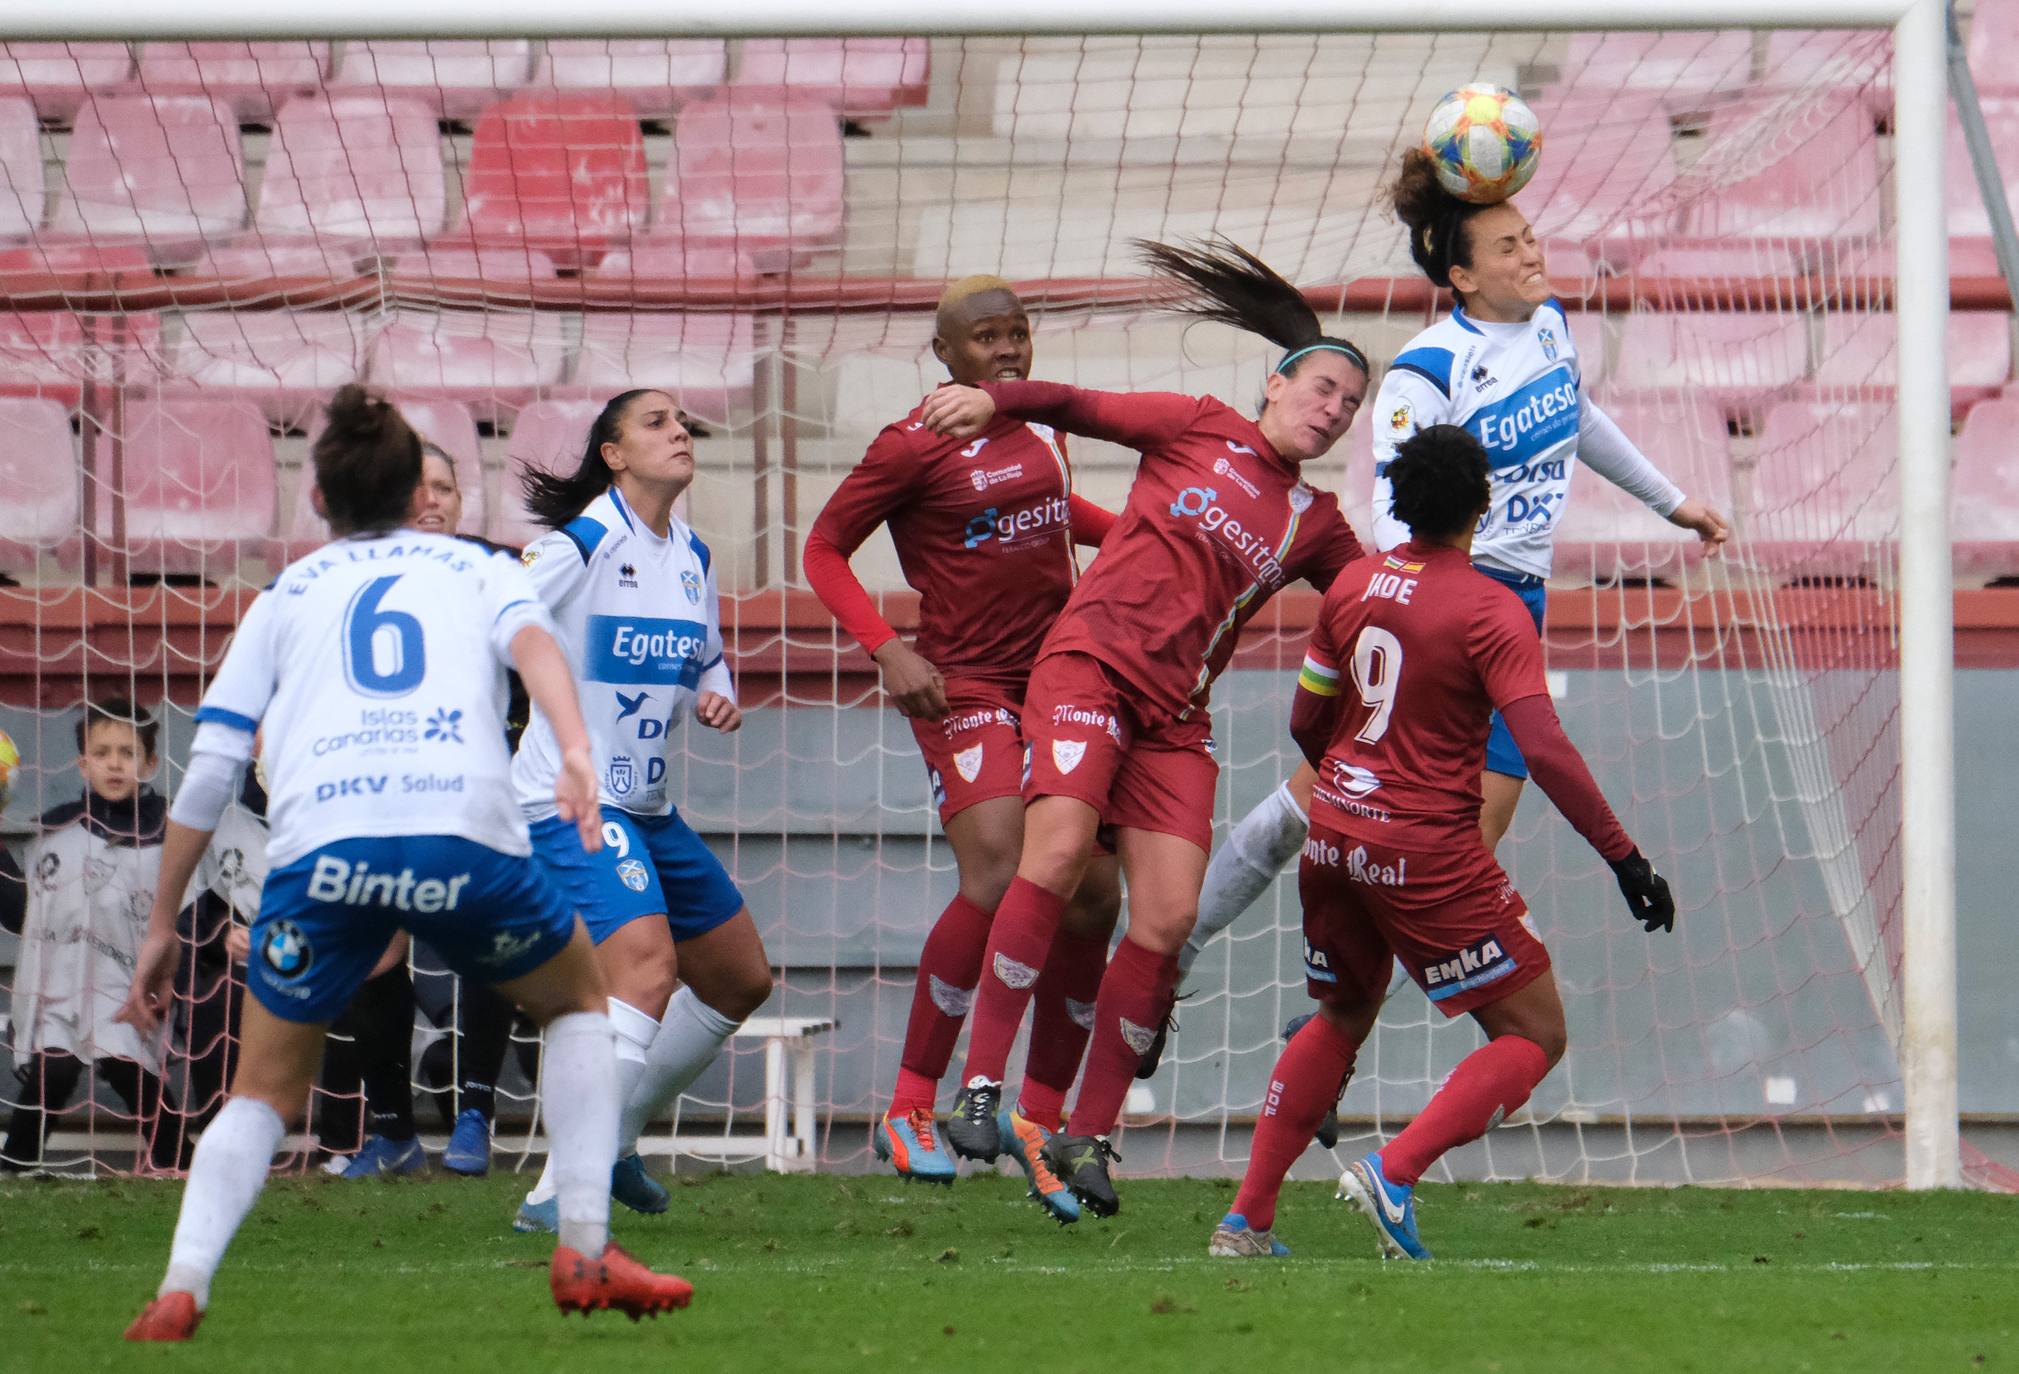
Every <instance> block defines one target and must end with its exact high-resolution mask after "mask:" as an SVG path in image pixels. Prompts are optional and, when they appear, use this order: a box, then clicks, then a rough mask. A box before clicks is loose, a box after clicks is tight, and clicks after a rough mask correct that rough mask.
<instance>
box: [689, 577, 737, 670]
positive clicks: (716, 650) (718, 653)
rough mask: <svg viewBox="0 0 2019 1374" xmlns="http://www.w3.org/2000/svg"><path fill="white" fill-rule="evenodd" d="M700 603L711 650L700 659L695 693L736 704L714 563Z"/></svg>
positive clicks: (708, 649) (707, 650) (706, 651)
mask: <svg viewBox="0 0 2019 1374" xmlns="http://www.w3.org/2000/svg"><path fill="white" fill-rule="evenodd" d="M701 600H702V606H703V609H704V610H705V611H706V612H707V615H708V647H707V649H706V650H705V651H704V656H703V658H702V660H701V677H700V680H699V681H697V682H696V683H695V684H694V693H695V695H696V696H697V697H698V696H699V695H700V694H701V693H703V692H713V693H715V694H716V695H717V696H725V697H728V698H729V699H730V700H731V701H735V700H736V679H735V678H734V677H732V676H731V675H730V672H729V660H728V658H727V657H725V656H724V654H723V650H722V597H721V594H720V593H719V592H718V591H717V590H716V587H715V564H714V562H713V561H712V560H711V561H710V562H709V564H708V572H707V580H706V582H705V584H704V590H703V592H702V597H701Z"/></svg>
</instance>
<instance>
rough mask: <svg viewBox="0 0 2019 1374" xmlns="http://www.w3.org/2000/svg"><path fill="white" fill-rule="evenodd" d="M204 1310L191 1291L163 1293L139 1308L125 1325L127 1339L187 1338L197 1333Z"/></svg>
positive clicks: (172, 1339)
mask: <svg viewBox="0 0 2019 1374" xmlns="http://www.w3.org/2000/svg"><path fill="white" fill-rule="evenodd" d="M202 1322H203V1313H201V1312H199V1311H197V1310H196V1295H195V1294H193V1293H163V1294H162V1295H161V1296H160V1297H158V1298H156V1299H155V1300H154V1301H153V1302H151V1303H149V1304H147V1306H146V1307H145V1308H143V1309H142V1310H141V1313H140V1315H139V1316H137V1317H135V1318H134V1319H133V1325H131V1326H129V1327H127V1328H126V1339H127V1340H129V1341H186V1340H188V1339H189V1338H190V1337H191V1336H194V1335H195V1334H196V1328H197V1327H198V1326H199V1325H201V1324H202Z"/></svg>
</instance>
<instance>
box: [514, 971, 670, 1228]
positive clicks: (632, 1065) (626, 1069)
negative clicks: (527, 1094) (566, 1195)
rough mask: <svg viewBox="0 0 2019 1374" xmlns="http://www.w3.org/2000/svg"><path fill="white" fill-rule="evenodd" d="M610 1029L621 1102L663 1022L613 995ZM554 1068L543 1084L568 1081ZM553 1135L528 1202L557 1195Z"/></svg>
mask: <svg viewBox="0 0 2019 1374" xmlns="http://www.w3.org/2000/svg"><path fill="white" fill-rule="evenodd" d="M610 1029H611V1030H613V1031H615V1032H616V1035H617V1101H618V1102H620V1103H621V1102H628V1101H630V1100H631V1092H632V1089H633V1088H635V1087H636V1086H637V1083H638V1079H639V1077H640V1076H641V1075H643V1074H644V1072H645V1051H646V1050H647V1049H648V1048H650V1046H651V1044H652V1037H653V1036H655V1035H657V1034H658V1033H659V1023H658V1022H657V1021H654V1020H653V1019H652V1018H651V1017H649V1016H647V1015H646V1014H645V1013H644V1012H642V1011H640V1010H638V1008H636V1007H634V1006H632V1005H631V1004H630V1003H629V1002H620V1001H618V1000H617V999H616V998H614V997H612V998H611V999H610ZM552 1068H553V1066H552V1064H551V1063H547V1064H544V1065H543V1066H542V1068H541V1070H540V1081H541V1082H542V1083H543V1084H544V1083H547V1082H550V1081H551V1082H555V1083H562V1084H565V1083H566V1082H567V1080H566V1079H551V1080H550V1079H549V1078H548V1076H547V1075H548V1074H549V1073H550V1072H551V1071H552ZM540 1098H541V1101H542V1103H545V1101H546V1098H547V1093H546V1091H545V1089H544V1088H543V1089H542V1091H541V1093H540ZM552 1135H553V1132H552V1131H551V1130H550V1131H549V1132H548V1136H549V1137H550V1140H549V1144H548V1148H547V1163H546V1165H545V1166H544V1167H543V1168H542V1169H541V1170H540V1181H539V1182H538V1183H535V1184H534V1185H533V1191H532V1192H530V1193H528V1194H526V1201H528V1202H545V1201H547V1199H549V1198H551V1197H553V1196H554V1190H555V1177H554V1150H553V1145H552V1141H551V1137H552ZM616 1159H617V1157H616V1156H615V1155H612V1156H611V1157H610V1160H611V1163H613V1164H614V1163H615V1162H616ZM582 1253H584V1254H587V1253H588V1251H586V1250H585V1251H583V1252H582Z"/></svg>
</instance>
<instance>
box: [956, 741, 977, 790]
mask: <svg viewBox="0 0 2019 1374" xmlns="http://www.w3.org/2000/svg"><path fill="white" fill-rule="evenodd" d="M981 751H982V746H981V745H979V744H977V745H976V746H975V747H974V748H972V749H963V750H961V751H960V752H959V753H958V754H955V755H954V756H953V769H954V771H955V772H956V773H958V774H960V777H961V781H962V782H973V781H974V780H975V779H976V778H977V777H979V776H980V775H981Z"/></svg>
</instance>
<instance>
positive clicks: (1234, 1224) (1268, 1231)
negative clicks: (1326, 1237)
mask: <svg viewBox="0 0 2019 1374" xmlns="http://www.w3.org/2000/svg"><path fill="white" fill-rule="evenodd" d="M1206 1253H1207V1254H1209V1255H1211V1256H1213V1257H1214V1258H1215V1259H1287V1258H1288V1257H1289V1254H1290V1247H1289V1246H1287V1245H1285V1244H1284V1243H1283V1242H1282V1241H1280V1240H1277V1239H1276V1233H1275V1231H1274V1229H1273V1228H1264V1229H1263V1230H1260V1231H1257V1230H1256V1229H1255V1228H1254V1227H1252V1226H1250V1225H1249V1224H1248V1219H1247V1218H1246V1217H1244V1216H1242V1215H1241V1214H1240V1213H1239V1212H1229V1213H1227V1215H1226V1216H1225V1217H1223V1218H1222V1219H1221V1221H1220V1224H1219V1225H1218V1226H1215V1227H1214V1228H1213V1239H1212V1242H1211V1243H1210V1244H1208V1245H1207V1246H1206Z"/></svg>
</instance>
